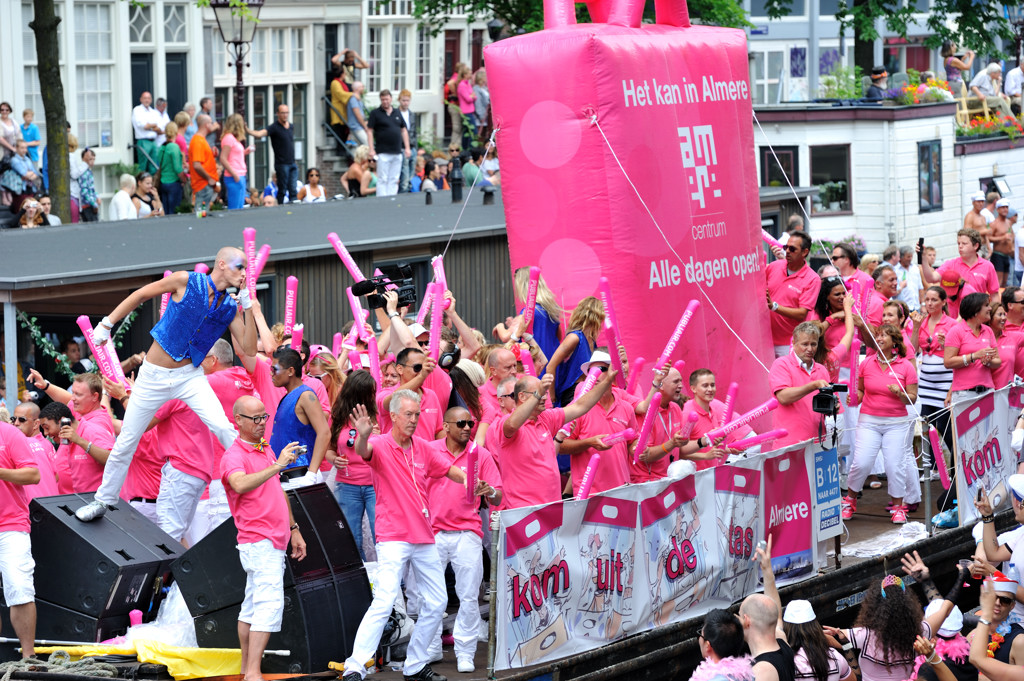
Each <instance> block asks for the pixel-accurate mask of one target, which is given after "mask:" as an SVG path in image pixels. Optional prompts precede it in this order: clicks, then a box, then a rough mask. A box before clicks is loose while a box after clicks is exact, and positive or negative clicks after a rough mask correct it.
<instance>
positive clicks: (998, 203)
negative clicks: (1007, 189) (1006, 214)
mask: <svg viewBox="0 0 1024 681" xmlns="http://www.w3.org/2000/svg"><path fill="white" fill-rule="evenodd" d="M1003 207H1006V208H1009V207H1010V199H999V200H998V201H996V208H1003Z"/></svg>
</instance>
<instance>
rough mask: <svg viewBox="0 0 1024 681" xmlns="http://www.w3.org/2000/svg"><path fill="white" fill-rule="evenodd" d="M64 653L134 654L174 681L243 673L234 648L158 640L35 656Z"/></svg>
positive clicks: (44, 650)
mask: <svg viewBox="0 0 1024 681" xmlns="http://www.w3.org/2000/svg"><path fill="white" fill-rule="evenodd" d="M55 650H64V651H66V652H67V653H68V654H69V655H71V657H72V658H73V659H78V658H82V657H94V656H97V655H135V656H136V657H138V659H139V662H148V663H151V664H162V665H166V666H167V670H168V672H170V674H171V676H173V677H174V678H175V679H176V681H182V680H183V679H199V678H205V677H209V676H228V675H230V674H240V673H241V671H242V651H241V650H238V649H237V648H234V649H233V648H183V647H181V646H172V645H167V644H166V643H160V642H159V641H135V643H134V645H120V646H105V645H99V644H97V645H91V646H47V647H38V646H37V647H36V652H37V653H52V652H54V651H55Z"/></svg>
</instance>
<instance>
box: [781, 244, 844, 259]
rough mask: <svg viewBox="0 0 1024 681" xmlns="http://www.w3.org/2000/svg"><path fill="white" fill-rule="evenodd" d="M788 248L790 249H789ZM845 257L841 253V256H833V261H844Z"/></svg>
mask: <svg viewBox="0 0 1024 681" xmlns="http://www.w3.org/2000/svg"><path fill="white" fill-rule="evenodd" d="M787 248H788V247H787ZM845 257H846V255H844V254H843V253H840V254H839V255H833V256H832V259H833V260H842V259H843V258H845Z"/></svg>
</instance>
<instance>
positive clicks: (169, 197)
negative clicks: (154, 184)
mask: <svg viewBox="0 0 1024 681" xmlns="http://www.w3.org/2000/svg"><path fill="white" fill-rule="evenodd" d="M183 195H184V191H183V190H182V188H181V183H180V182H171V183H169V184H167V183H164V182H161V183H160V203H162V204H164V215H174V213H175V212H177V209H178V204H179V203H181V199H182V196H183Z"/></svg>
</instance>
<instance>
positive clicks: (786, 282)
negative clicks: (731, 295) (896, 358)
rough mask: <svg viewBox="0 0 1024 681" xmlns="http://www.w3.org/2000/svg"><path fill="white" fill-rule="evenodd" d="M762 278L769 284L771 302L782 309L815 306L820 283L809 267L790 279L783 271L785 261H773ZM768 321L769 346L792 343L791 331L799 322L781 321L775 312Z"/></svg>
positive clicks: (786, 318)
mask: <svg viewBox="0 0 1024 681" xmlns="http://www.w3.org/2000/svg"><path fill="white" fill-rule="evenodd" d="M765 276H766V279H767V282H768V293H769V294H770V295H771V298H772V300H773V301H774V302H776V303H778V304H779V305H781V306H782V307H802V308H804V309H806V310H812V309H814V303H815V301H817V299H818V289H820V288H821V279H820V278H818V275H817V274H815V273H814V270H812V269H811V268H810V267H808V266H807V265H804V266H803V267H802V268H800V270H799V271H798V272H796V274H792V275H790V274H788V273H787V271H786V261H785V260H776V261H775V262H772V263H769V265H768V267H767V269H766V272H765ZM769 318H770V319H771V324H772V344H773V345H789V344H790V343H792V342H793V329H795V328H796V325H797V324H798V323H799V322H797V321H796V320H795V319H790V318H789V317H784V316H782V315H781V314H779V313H778V312H770V313H769Z"/></svg>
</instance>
